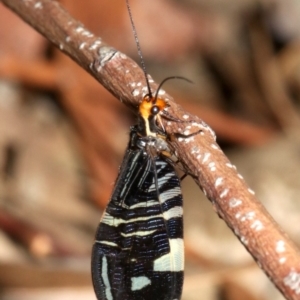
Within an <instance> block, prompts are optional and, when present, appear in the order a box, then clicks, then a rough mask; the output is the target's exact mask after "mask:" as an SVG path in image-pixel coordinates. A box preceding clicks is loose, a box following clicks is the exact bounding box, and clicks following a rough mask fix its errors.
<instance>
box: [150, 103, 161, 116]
mask: <svg viewBox="0 0 300 300" xmlns="http://www.w3.org/2000/svg"><path fill="white" fill-rule="evenodd" d="M159 112H160V109H159V107H158V106H157V105H154V106H152V107H151V114H152V115H157V114H158V113H159Z"/></svg>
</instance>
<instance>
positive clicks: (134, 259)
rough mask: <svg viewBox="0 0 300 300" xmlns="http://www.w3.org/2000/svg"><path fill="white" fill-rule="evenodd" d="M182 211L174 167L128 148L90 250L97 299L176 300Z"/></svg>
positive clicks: (180, 265)
mask: <svg viewBox="0 0 300 300" xmlns="http://www.w3.org/2000/svg"><path fill="white" fill-rule="evenodd" d="M182 213H183V210H182V196H181V189H180V181H179V179H178V177H177V175H176V173H175V171H174V168H173V166H172V165H170V164H169V163H168V162H167V161H166V160H165V159H163V158H161V157H159V156H157V157H155V158H152V157H151V156H150V155H149V154H147V153H146V152H145V151H143V150H141V149H135V150H133V149H131V148H130V147H129V149H128V150H127V152H126V155H125V158H124V160H123V164H122V166H121V169H120V173H119V176H118V179H117V182H116V185H115V188H114V192H113V195H112V198H111V200H110V202H109V204H108V206H107V208H106V211H105V212H104V214H103V217H102V219H101V222H100V224H99V226H98V229H97V232H96V240H95V244H94V246H93V253H92V277H93V284H94V289H95V292H96V295H97V298H98V299H99V300H105V299H106V300H118V299H121V300H127V299H128V300H148V299H151V300H152V299H155V300H175V299H180V297H181V292H182V285H183V268H184V249H183V221H182V218H183V216H182Z"/></svg>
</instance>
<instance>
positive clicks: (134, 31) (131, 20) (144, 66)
mask: <svg viewBox="0 0 300 300" xmlns="http://www.w3.org/2000/svg"><path fill="white" fill-rule="evenodd" d="M126 5H127V10H128V14H129V18H130V22H131V27H132V31H133V35H134V39H135V43H136V47H137V50H138V55H139V57H140V59H141V65H142V69H143V71H144V74H145V79H146V83H147V88H148V94H149V98H150V99H151V98H152V92H151V88H150V83H149V80H148V76H147V71H146V65H145V62H144V58H143V54H142V49H141V46H140V42H139V39H138V36H137V32H136V29H135V25H134V22H133V18H132V13H131V8H130V6H129V0H126Z"/></svg>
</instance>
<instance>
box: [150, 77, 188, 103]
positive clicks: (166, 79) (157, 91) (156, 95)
mask: <svg viewBox="0 0 300 300" xmlns="http://www.w3.org/2000/svg"><path fill="white" fill-rule="evenodd" d="M170 79H181V80H185V81H187V82H189V83H193V81H191V80H189V79H188V78H185V77H182V76H170V77H167V78H165V79H164V80H163V81H162V82H161V83H160V84H159V86H158V88H157V90H156V93H155V96H154V103H155V102H156V100H157V98H158V93H159V90H160V89H161V88H162V86H163V85H164V83H165V82H166V81H168V80H170Z"/></svg>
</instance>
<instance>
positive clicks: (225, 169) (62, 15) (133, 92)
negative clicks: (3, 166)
mask: <svg viewBox="0 0 300 300" xmlns="http://www.w3.org/2000/svg"><path fill="white" fill-rule="evenodd" d="M1 1H2V2H3V3H4V4H5V5H7V6H8V7H10V8H11V9H12V10H14V11H15V12H16V13H17V14H18V15H19V16H20V17H21V18H23V19H24V20H25V21H26V22H27V23H29V24H31V25H32V26H33V27H34V28H35V29H36V30H38V31H39V32H40V33H42V34H43V35H44V36H45V37H46V38H47V39H49V40H50V41H52V42H53V43H54V44H55V45H56V46H57V47H59V48H60V49H61V50H62V51H63V52H65V53H66V54H67V55H69V56H70V57H71V58H72V59H73V60H75V61H76V62H77V63H78V64H79V65H81V66H82V67H83V68H84V69H85V70H87V71H88V72H89V73H90V74H91V75H92V76H93V77H95V78H96V79H97V80H98V81H99V82H100V83H101V84H102V85H103V86H104V87H105V88H106V89H108V90H109V91H110V92H111V93H112V94H113V95H115V96H116V97H117V98H118V99H119V100H120V101H122V102H123V103H124V104H126V105H128V106H131V107H136V106H137V105H138V103H139V101H140V100H141V98H142V96H143V94H145V92H146V87H145V80H144V77H143V76H144V74H143V71H142V70H141V69H140V68H139V67H138V65H137V64H136V63H135V62H133V61H132V60H131V59H129V58H128V57H127V56H126V55H125V54H123V53H121V52H119V51H117V50H115V49H113V48H111V47H109V46H108V45H106V44H104V43H103V41H102V40H101V39H100V38H97V37H95V36H94V35H93V34H92V33H91V32H89V31H88V30H86V29H85V28H84V26H83V25H81V24H80V23H78V22H77V21H76V20H74V19H73V18H72V17H71V16H70V15H69V14H68V13H67V12H66V11H65V10H63V9H62V8H61V6H60V4H59V3H57V2H55V1H53V0H1ZM124 5H125V4H124ZM151 85H152V88H153V89H155V88H156V87H157V85H156V84H155V83H152V84H151ZM165 98H167V99H168V100H169V103H170V107H169V113H170V114H171V115H172V116H174V117H177V118H179V119H182V120H183V121H186V122H184V123H180V122H171V121H167V120H164V125H165V129H166V131H167V132H168V133H178V132H179V133H180V132H181V133H183V134H185V135H188V134H190V133H192V132H197V131H199V130H200V133H199V134H196V135H193V136H190V137H189V138H184V137H178V138H176V139H174V141H172V142H171V145H172V147H174V150H175V151H176V154H177V155H178V157H179V158H180V160H181V161H182V162H183V164H184V166H185V167H186V168H187V170H189V172H191V173H192V174H194V176H195V181H196V182H197V184H198V185H199V186H200V187H201V189H202V190H203V192H204V193H205V194H206V195H207V197H208V199H209V200H210V201H211V202H212V204H213V207H214V209H215V211H216V212H217V213H218V215H219V216H220V217H221V218H222V219H224V221H225V222H226V223H227V225H228V226H229V227H230V228H231V229H232V230H233V232H234V233H235V235H236V236H237V237H238V238H239V239H240V240H241V242H242V243H243V244H244V246H245V247H246V249H247V250H248V251H249V252H250V254H251V255H252V256H253V258H254V259H255V260H256V261H257V263H258V264H259V265H260V266H261V268H262V269H263V270H264V271H265V273H266V274H267V275H268V276H269V277H270V279H271V280H272V281H273V282H274V284H275V285H276V286H277V287H278V289H279V290H280V291H281V292H282V293H283V294H284V296H285V297H286V298H287V299H300V257H299V253H298V251H297V249H296V247H295V245H294V244H293V243H292V242H291V241H290V239H289V238H288V237H287V236H286V235H285V234H284V233H283V231H282V230H281V229H280V228H279V226H278V225H276V223H275V222H274V220H273V219H272V218H271V217H270V216H269V214H268V213H267V212H266V210H265V209H264V207H263V206H262V205H261V204H260V203H259V202H258V201H257V200H256V198H255V196H254V193H253V191H252V190H250V189H249V187H248V186H247V184H246V183H245V181H244V180H243V179H242V177H241V176H240V175H239V174H238V173H237V171H236V169H235V167H234V166H233V165H232V164H231V163H230V162H229V161H228V159H227V158H226V156H225V155H224V154H223V152H222V151H221V149H220V148H219V146H218V145H217V144H216V142H215V135H214V132H213V131H212V130H211V129H210V128H209V127H208V126H207V125H206V124H205V123H204V122H202V121H201V120H200V119H199V118H197V117H195V116H192V115H191V114H188V113H185V112H184V111H183V110H182V108H181V107H179V106H178V105H176V103H174V102H173V100H172V98H171V97H170V96H168V95H165Z"/></svg>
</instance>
